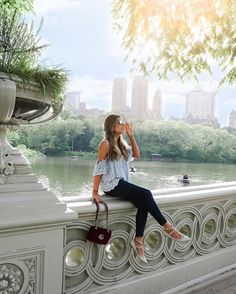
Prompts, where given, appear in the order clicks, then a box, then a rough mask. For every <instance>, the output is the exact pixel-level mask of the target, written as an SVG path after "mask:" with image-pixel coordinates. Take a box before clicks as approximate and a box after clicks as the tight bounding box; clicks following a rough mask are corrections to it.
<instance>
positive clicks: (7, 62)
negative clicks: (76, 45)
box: [0, 1, 67, 102]
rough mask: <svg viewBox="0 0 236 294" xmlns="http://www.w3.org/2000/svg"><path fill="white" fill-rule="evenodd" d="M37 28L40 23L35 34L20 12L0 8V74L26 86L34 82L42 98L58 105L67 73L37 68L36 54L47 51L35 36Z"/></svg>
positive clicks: (38, 30)
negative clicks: (43, 96)
mask: <svg viewBox="0 0 236 294" xmlns="http://www.w3.org/2000/svg"><path fill="white" fill-rule="evenodd" d="M13 2H14V1H13ZM23 2H24V1H23ZM25 3H28V1H25ZM13 7H14V5H13ZM41 25H42V21H41V24H40V26H39V28H38V29H37V30H36V33H35V30H34V25H33V22H31V24H28V23H26V22H25V20H24V19H23V17H22V13H21V12H19V11H18V10H17V9H13V8H11V9H9V8H6V7H5V6H4V7H1V9H0V71H2V72H4V73H6V74H9V76H11V75H17V76H18V77H20V78H21V79H22V80H23V81H26V82H28V81H29V80H31V81H32V80H33V81H36V82H38V83H39V85H40V86H41V89H42V91H43V92H44V94H45V95H47V96H48V97H49V98H51V99H52V101H53V102H58V100H59V101H60V100H62V93H63V91H64V88H65V84H66V82H67V73H66V71H65V70H64V69H62V68H60V67H56V66H54V67H52V68H46V67H43V66H40V65H39V64H38V59H39V56H40V54H41V53H42V51H43V50H44V49H45V48H46V47H47V45H46V44H41V39H40V38H39V36H38V34H39V32H40V29H41Z"/></svg>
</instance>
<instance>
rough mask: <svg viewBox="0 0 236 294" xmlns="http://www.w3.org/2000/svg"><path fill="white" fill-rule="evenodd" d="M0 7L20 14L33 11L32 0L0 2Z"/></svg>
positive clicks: (3, 0)
mask: <svg viewBox="0 0 236 294" xmlns="http://www.w3.org/2000/svg"><path fill="white" fill-rule="evenodd" d="M0 7H4V8H9V9H13V10H14V9H16V10H17V11H21V12H26V11H27V12H29V11H32V10H33V1H32V0H0Z"/></svg>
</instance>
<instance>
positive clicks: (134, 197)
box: [93, 114, 190, 263]
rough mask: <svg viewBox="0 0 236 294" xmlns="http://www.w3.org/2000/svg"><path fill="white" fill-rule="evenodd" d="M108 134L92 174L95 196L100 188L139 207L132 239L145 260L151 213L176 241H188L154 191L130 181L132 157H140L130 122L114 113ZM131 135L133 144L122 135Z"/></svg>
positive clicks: (107, 125) (106, 126)
mask: <svg viewBox="0 0 236 294" xmlns="http://www.w3.org/2000/svg"><path fill="white" fill-rule="evenodd" d="M104 131H105V137H104V139H103V140H102V141H101V143H100V144H99V146H98V161H97V163H96V165H95V168H94V171H93V176H94V185H93V200H94V201H97V202H99V201H100V200H101V196H100V195H99V194H98V191H99V186H100V188H101V190H102V191H103V192H104V193H105V194H107V195H109V196H112V197H116V196H118V197H122V198H123V199H124V200H128V201H131V202H132V203H133V204H134V205H135V206H136V207H137V208H138V211H137V214H136V236H135V239H134V240H132V241H131V246H132V247H133V248H134V249H135V251H136V253H137V254H138V257H139V258H140V259H141V260H142V261H143V262H145V263H147V260H146V258H145V256H144V249H143V234H144V229H145V225H146V222H147V216H148V213H150V214H151V215H152V216H153V217H154V218H155V219H156V220H157V222H158V223H159V224H160V225H161V226H162V227H163V228H164V232H165V233H166V235H168V236H169V237H171V238H172V239H174V240H176V241H182V242H186V241H189V240H190V238H189V237H187V236H185V235H183V234H181V233H180V232H179V231H177V230H176V229H175V228H174V227H173V226H172V225H171V224H170V223H168V222H167V220H166V219H165V217H164V216H163V215H162V213H161V211H160V210H159V208H158V206H157V204H156V202H155V201H154V199H153V196H152V193H151V191H149V190H147V189H145V188H142V187H139V186H137V185H134V184H132V183H130V177H129V165H128V164H129V161H130V160H131V159H132V157H133V158H140V152H139V148H138V145H137V143H136V140H135V137H134V132H133V128H132V125H131V123H128V122H126V123H124V122H122V120H121V118H120V116H119V115H115V114H111V115H109V116H108V117H107V118H106V119H105V122H104ZM125 132H126V134H127V135H128V137H129V141H130V144H131V147H130V146H128V144H127V143H126V141H125V140H124V139H123V136H122V135H123V134H124V133H125Z"/></svg>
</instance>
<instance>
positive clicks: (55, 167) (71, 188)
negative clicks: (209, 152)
mask: <svg viewBox="0 0 236 294" xmlns="http://www.w3.org/2000/svg"><path fill="white" fill-rule="evenodd" d="M94 164H95V160H83V159H72V158H66V157H57V158H52V157H46V158H39V159H34V160H31V166H32V168H33V172H34V173H35V174H36V175H37V176H38V177H39V178H40V181H42V182H43V183H44V185H46V186H47V187H50V189H51V190H52V191H54V192H55V193H56V194H57V195H58V196H80V195H91V193H92V186H93V176H92V172H93V168H94ZM131 166H133V167H134V168H135V169H136V171H135V172H134V173H131V181H132V182H133V183H134V184H138V185H142V186H144V187H146V188H148V189H151V190H154V189H158V188H170V187H172V188H173V187H183V186H184V185H186V184H182V183H180V182H178V178H181V176H182V174H184V173H187V174H188V175H189V179H190V184H188V185H190V186H196V185H203V184H210V183H220V182H228V181H235V179H236V164H234V165H233V164H232V165H226V164H193V163H179V162H178V163H173V162H172V163H166V162H159V161H134V162H132V163H131Z"/></svg>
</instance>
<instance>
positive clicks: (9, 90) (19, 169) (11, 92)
mask: <svg viewBox="0 0 236 294" xmlns="http://www.w3.org/2000/svg"><path fill="white" fill-rule="evenodd" d="M61 108H62V103H60V102H57V103H55V102H54V101H52V100H51V99H50V98H49V97H48V96H46V95H45V94H44V93H43V91H42V90H41V88H40V85H39V84H37V83H36V82H33V81H31V82H25V81H23V80H22V79H20V78H19V77H17V76H13V75H11V76H9V75H7V74H5V73H2V72H0V183H4V182H5V181H6V179H7V178H8V177H9V175H10V174H20V173H25V172H27V173H28V172H29V171H30V167H29V163H28V161H27V160H26V159H25V158H24V156H23V155H22V154H20V152H19V151H18V150H16V149H15V148H13V147H12V146H11V145H10V144H9V142H8V141H7V138H6V130H7V129H8V128H14V127H16V126H19V125H29V124H35V123H42V122H45V121H48V120H50V119H52V118H54V117H55V116H56V115H58V114H59V112H60V110H61Z"/></svg>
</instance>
